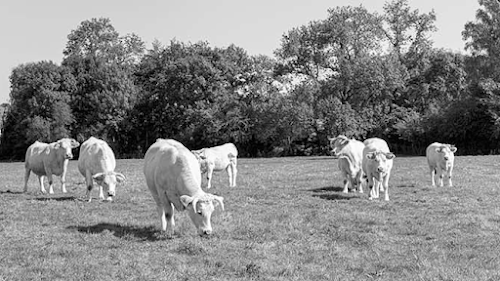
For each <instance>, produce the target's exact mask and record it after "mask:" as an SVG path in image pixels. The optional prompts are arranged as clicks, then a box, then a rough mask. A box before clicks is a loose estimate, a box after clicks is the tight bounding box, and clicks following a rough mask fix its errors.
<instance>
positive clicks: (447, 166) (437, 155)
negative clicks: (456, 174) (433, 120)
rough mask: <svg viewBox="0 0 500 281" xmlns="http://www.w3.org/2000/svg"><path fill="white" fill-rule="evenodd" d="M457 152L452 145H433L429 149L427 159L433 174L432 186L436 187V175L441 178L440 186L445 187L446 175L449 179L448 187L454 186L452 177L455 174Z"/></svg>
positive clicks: (436, 143)
mask: <svg viewBox="0 0 500 281" xmlns="http://www.w3.org/2000/svg"><path fill="white" fill-rule="evenodd" d="M455 152H457V148H456V147H455V146H454V145H451V144H443V143H438V142H435V143H432V144H430V145H429V146H428V147H427V150H426V153H425V154H426V157H427V163H428V164H429V169H430V173H431V183H432V186H436V182H435V181H434V175H435V174H436V173H437V174H438V176H439V186H443V185H444V184H443V177H444V173H446V176H447V177H448V186H453V184H452V182H451V176H452V173H453V162H454V161H455V154H454V153H455Z"/></svg>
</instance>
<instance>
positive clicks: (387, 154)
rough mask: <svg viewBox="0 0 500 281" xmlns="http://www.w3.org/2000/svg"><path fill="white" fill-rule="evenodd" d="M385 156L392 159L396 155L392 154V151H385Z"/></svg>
mask: <svg viewBox="0 0 500 281" xmlns="http://www.w3.org/2000/svg"><path fill="white" fill-rule="evenodd" d="M385 157H386V158H387V159H394V158H396V155H394V153H392V152H387V153H386V154H385Z"/></svg>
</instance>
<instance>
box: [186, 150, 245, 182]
mask: <svg viewBox="0 0 500 281" xmlns="http://www.w3.org/2000/svg"><path fill="white" fill-rule="evenodd" d="M192 152H193V154H194V155H195V156H196V158H197V159H198V162H199V163H200V169H201V173H202V174H205V173H206V174H207V189H209V188H210V187H211V186H212V184H211V182H212V174H213V172H214V171H217V172H218V171H223V170H226V171H227V174H228V175H229V186H230V187H235V186H236V174H237V173H238V171H237V169H236V162H237V161H236V158H237V157H238V150H237V149H236V146H235V145H234V144H232V143H226V144H223V145H219V146H214V147H210V148H202V149H200V150H193V151H192Z"/></svg>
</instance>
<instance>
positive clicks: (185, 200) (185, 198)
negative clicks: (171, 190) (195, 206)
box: [180, 195, 194, 208]
mask: <svg viewBox="0 0 500 281" xmlns="http://www.w3.org/2000/svg"><path fill="white" fill-rule="evenodd" d="M180 199H181V203H182V205H183V206H184V208H187V206H189V204H191V202H193V199H194V198H193V197H191V196H189V195H182V196H181V197H180Z"/></svg>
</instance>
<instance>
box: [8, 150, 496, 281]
mask: <svg viewBox="0 0 500 281" xmlns="http://www.w3.org/2000/svg"><path fill="white" fill-rule="evenodd" d="M499 163H500V157H499V156H474V157H472V156H460V157H456V159H455V177H454V185H455V186H454V187H451V188H450V187H444V188H432V187H430V184H429V183H430V179H429V176H428V171H427V164H426V161H425V158H424V157H408V158H405V157H398V158H396V159H395V161H394V168H393V175H392V178H391V180H390V198H391V201H389V202H385V201H383V200H374V201H369V200H368V199H367V194H366V193H365V194H358V193H349V194H344V193H342V192H341V190H342V187H341V186H342V182H341V179H340V173H339V172H338V170H337V162H336V160H335V159H333V158H330V157H300V158H270V159H240V160H239V163H238V169H239V174H238V179H237V184H238V186H237V187H236V188H229V187H228V178H227V175H226V174H225V173H218V174H215V175H214V179H213V186H214V188H212V189H210V192H213V193H215V194H217V195H221V196H223V197H224V199H225V200H224V203H225V208H226V210H225V211H224V212H222V211H221V210H220V209H219V208H217V209H216V211H215V213H214V215H213V216H212V226H213V230H214V234H213V235H212V236H211V237H209V238H203V237H200V236H197V235H196V233H195V228H194V226H193V224H192V223H191V221H190V219H189V218H188V216H187V213H180V212H178V213H176V232H175V235H174V237H173V238H168V237H166V236H165V235H163V234H162V233H161V232H160V231H159V227H160V221H159V218H158V215H157V213H156V208H155V205H154V202H153V200H152V198H151V195H150V194H149V191H148V190H147V188H146V185H145V183H144V178H143V174H142V164H143V161H142V160H119V161H118V164H117V169H116V171H118V172H122V173H123V174H125V175H126V176H127V181H126V183H125V184H124V185H121V186H119V187H118V189H117V196H116V197H115V201H114V202H112V203H107V202H100V201H99V200H93V201H92V202H91V203H88V202H85V201H83V200H81V198H82V197H83V196H84V194H85V185H84V180H83V177H82V176H81V175H80V174H79V173H78V172H77V168H76V161H72V162H70V167H69V172H68V176H67V188H68V193H66V194H62V193H61V192H60V183H59V179H58V178H57V180H56V185H55V188H54V191H55V193H56V194H54V195H43V194H39V193H38V190H39V187H38V183H37V180H36V177H35V176H34V175H32V177H31V179H30V182H29V185H30V186H29V192H28V193H27V194H24V193H22V192H21V191H22V190H23V175H24V167H23V163H0V280H9V281H10V280H481V281H486V280H491V281H493V280H500V190H499V186H500V167H499ZM93 197H94V198H97V191H94V193H93Z"/></svg>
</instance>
